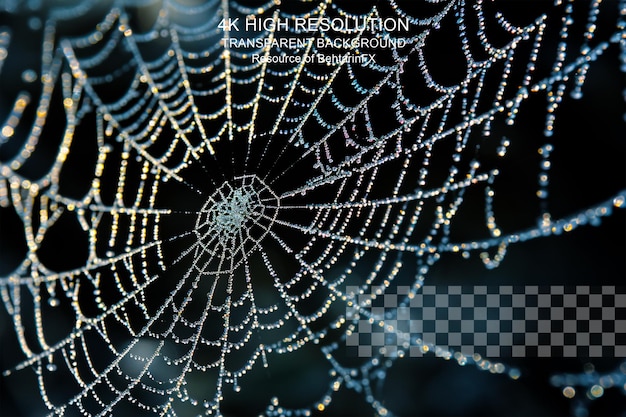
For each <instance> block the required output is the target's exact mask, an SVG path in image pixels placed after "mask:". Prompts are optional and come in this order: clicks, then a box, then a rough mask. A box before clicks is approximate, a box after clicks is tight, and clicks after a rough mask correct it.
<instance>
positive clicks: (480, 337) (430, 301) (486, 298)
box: [346, 285, 626, 358]
mask: <svg viewBox="0 0 626 417" xmlns="http://www.w3.org/2000/svg"><path fill="white" fill-rule="evenodd" d="M357 291H358V290H357V288H352V287H350V288H348V293H352V294H357V293H358V292H357ZM408 292H409V287H398V288H397V289H396V294H389V293H385V294H384V295H380V296H378V297H377V298H376V300H374V302H373V305H374V307H368V308H367V310H368V311H369V312H370V314H371V316H370V317H371V319H370V318H368V317H364V315H360V316H359V319H358V321H357V325H356V328H355V330H354V331H353V332H352V333H351V334H349V335H348V337H347V341H346V343H347V346H348V349H349V350H351V351H352V352H355V354H356V355H358V356H361V357H369V356H372V355H373V354H375V353H377V352H381V353H383V354H385V355H388V356H389V355H394V354H395V353H396V352H397V351H398V350H403V351H404V352H406V353H408V354H409V355H410V356H422V355H423V352H422V350H421V349H420V347H419V346H417V345H416V344H415V343H414V341H416V340H418V339H421V340H422V341H423V342H424V343H425V344H430V345H436V346H438V347H442V348H444V349H450V350H453V351H460V352H462V353H465V354H474V353H479V354H481V355H483V356H487V357H492V358H496V357H589V358H592V357H626V286H532V285H531V286H425V287H423V288H422V291H421V292H420V293H418V294H416V295H415V297H414V298H412V299H406V295H407V294H408ZM371 299H372V297H371V296H370V294H361V295H358V296H356V300H357V301H358V303H359V305H361V306H363V305H366V304H365V303H366V302H367V300H371ZM403 300H404V301H405V302H404V305H402V302H403ZM356 317H357V316H356V315H355V310H354V309H351V308H348V310H347V319H348V320H352V319H354V318H356Z"/></svg>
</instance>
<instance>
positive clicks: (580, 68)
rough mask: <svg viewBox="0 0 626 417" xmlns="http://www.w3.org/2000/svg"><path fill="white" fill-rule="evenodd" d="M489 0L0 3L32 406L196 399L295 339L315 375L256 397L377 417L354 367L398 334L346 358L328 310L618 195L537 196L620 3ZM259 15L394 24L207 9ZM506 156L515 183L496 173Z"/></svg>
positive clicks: (186, 405) (102, 409)
mask: <svg viewBox="0 0 626 417" xmlns="http://www.w3.org/2000/svg"><path fill="white" fill-rule="evenodd" d="M504 3H505V2H487V1H481V0H476V1H462V0H456V1H455V0H450V1H424V2H399V1H394V0H388V1H377V2H367V1H364V2H359V3H358V4H357V3H356V2H352V3H351V2H347V1H323V2H317V1H307V2H305V1H302V2H295V1H294V2H287V1H283V2H282V3H281V2H280V1H277V0H276V1H269V2H264V1H252V0H250V1H243V0H242V1H226V0H224V1H206V2H192V1H176V0H172V1H165V2H159V1H152V0H145V1H144V0H127V1H111V2H98V1H95V0H84V1H80V2H76V3H72V4H65V3H64V2H50V4H47V3H44V4H39V2H36V1H35V2H34V1H31V2H27V3H26V4H18V3H15V4H14V3H13V2H8V1H6V2H3V3H2V6H3V10H4V15H3V20H2V25H3V26H2V28H1V31H0V32H1V33H0V65H2V67H0V70H2V76H3V81H2V83H3V90H4V91H5V94H3V97H2V113H3V115H5V118H4V119H3V120H4V121H3V124H2V136H0V150H1V151H2V155H1V158H0V174H1V177H0V206H1V210H2V216H3V218H4V219H6V220H3V222H4V223H3V226H4V225H5V224H9V223H10V224H11V225H12V226H10V227H6V233H5V232H4V231H3V237H2V240H3V245H4V246H3V247H8V246H7V245H8V244H7V243H5V242H11V245H10V246H11V249H10V250H7V251H6V255H2V263H3V273H4V276H3V277H1V278H0V291H1V294H2V301H3V305H4V309H5V310H6V313H7V314H8V316H9V317H10V321H11V322H12V327H13V329H14V331H13V334H12V335H11V336H10V338H11V339H12V340H13V342H11V343H14V344H16V347H17V350H19V351H20V352H21V353H22V356H21V357H19V358H17V359H16V360H15V362H14V363H13V366H12V368H11V369H9V370H7V371H6V372H5V378H6V379H7V380H9V379H10V378H12V377H13V376H15V375H16V374H20V373H26V372H30V373H31V374H34V376H35V379H36V381H37V385H38V386H39V393H40V397H41V399H42V401H43V403H44V405H45V407H46V408H47V412H49V413H50V414H58V415H65V414H68V415H75V414H83V415H107V414H118V413H119V414H123V413H133V414H136V413H145V414H157V415H189V414H192V413H193V414H207V415H211V414H221V413H222V412H223V409H222V404H223V402H224V401H225V397H228V396H230V395H238V393H239V392H241V393H245V392H246V390H248V392H249V390H254V385H255V382H254V381H258V379H257V378H259V377H258V375H259V374H263V372H264V371H263V370H264V369H271V368H272V367H273V366H276V365H275V364H277V363H280V362H282V361H288V360H290V359H288V358H289V357H290V356H297V355H298V352H300V351H303V352H310V351H312V350H314V351H316V352H319V353H321V355H323V358H324V360H325V361H326V363H327V364H328V365H329V366H330V369H331V371H330V374H329V375H330V376H329V378H328V384H327V385H326V387H325V389H324V391H325V393H323V394H322V395H321V396H319V398H318V399H317V400H314V401H311V402H309V403H307V404H300V405H295V406H294V407H292V408H293V409H292V410H290V409H289V408H290V407H284V406H283V405H282V401H283V399H284V398H281V396H280V392H279V393H277V394H278V395H277V396H276V397H274V396H273V395H269V394H268V396H267V397H263V398H262V399H261V400H260V401H265V403H264V404H265V406H264V407H266V408H265V412H266V413H267V414H290V413H296V414H305V415H308V414H310V413H311V412H313V411H314V410H320V411H321V410H324V409H325V408H326V407H327V406H328V405H329V404H330V403H331V401H332V398H333V396H334V395H335V393H336V392H337V391H340V390H342V389H351V390H354V391H356V392H358V393H360V394H361V395H362V396H363V398H364V399H365V401H366V402H367V403H369V404H370V405H371V406H372V408H373V409H374V410H375V412H376V413H378V414H381V415H384V414H387V413H388V412H389V411H388V410H387V408H386V407H385V406H384V405H383V401H382V400H381V399H380V398H378V397H377V394H376V392H375V390H374V389H373V388H372V385H373V384H374V381H375V380H376V378H380V379H384V375H385V373H384V370H385V369H387V368H389V367H391V364H392V363H393V362H394V361H395V360H397V359H398V358H400V357H402V356H404V354H405V353H404V352H399V353H398V354H397V355H396V356H394V357H391V358H385V357H384V355H383V354H382V353H377V354H376V355H375V356H374V357H373V358H367V359H364V360H362V361H361V362H362V363H360V364H359V365H354V366H353V365H350V364H349V363H348V362H349V361H348V362H346V361H344V359H345V356H346V354H345V352H344V350H345V338H346V335H347V334H349V333H350V332H352V331H354V329H355V326H356V323H357V321H358V317H357V318H355V319H351V318H349V317H347V316H346V311H347V307H349V308H350V309H353V310H355V311H356V312H357V313H358V314H357V316H360V317H366V318H367V317H371V316H372V314H371V308H372V306H373V305H376V304H377V303H380V301H381V299H382V297H383V296H384V294H385V293H386V292H387V291H390V290H393V289H394V288H397V286H399V285H408V286H410V291H409V293H408V295H407V296H406V299H405V302H408V300H409V299H410V298H412V297H414V296H415V294H416V293H417V292H419V291H420V289H421V287H422V285H423V284H424V282H425V280H426V279H427V277H428V276H429V274H430V271H431V270H432V269H433V267H434V266H435V265H436V264H437V263H438V261H439V260H440V259H442V258H445V257H447V256H458V257H462V258H474V257H478V258H479V259H480V260H481V262H482V263H483V264H484V266H485V267H487V268H488V269H493V268H497V267H498V266H499V265H500V263H501V262H502V261H503V260H504V259H505V256H506V254H507V250H509V248H510V246H511V245H514V244H517V243H521V242H525V241H529V240H533V239H535V238H540V237H548V236H551V235H559V234H564V233H569V232H572V231H573V230H574V229H577V228H578V227H579V226H583V225H585V224H594V225H599V224H600V223H601V222H602V221H603V220H604V219H605V218H607V217H608V216H610V215H611V214H612V213H613V210H614V209H615V208H622V207H623V206H624V199H625V197H626V191H624V190H623V189H622V188H623V187H624V184H623V180H615V179H612V183H611V186H610V187H609V188H611V190H610V192H608V193H607V192H604V191H602V192H600V193H597V194H594V192H593V190H586V191H585V193H586V194H587V196H589V198H588V199H587V200H585V201H584V203H582V204H581V203H579V202H578V201H577V200H575V199H571V200H567V199H566V200H565V201H564V202H560V201H556V202H554V203H553V200H552V199H549V198H548V192H549V191H550V192H552V191H553V190H550V179H551V175H552V174H551V164H552V156H551V155H552V153H556V152H559V149H560V148H559V147H560V146H563V147H565V148H566V145H563V144H562V143H559V141H558V140H556V139H555V140H552V138H551V137H552V136H553V135H555V136H556V134H557V133H558V129H559V123H558V121H559V119H558V117H557V116H558V114H559V111H560V110H561V107H562V106H565V105H566V104H565V103H566V102H568V101H575V100H576V99H581V97H582V96H583V89H584V87H585V82H586V81H587V74H588V72H589V71H591V68H593V67H594V64H595V63H596V61H597V60H599V59H600V58H603V56H604V55H607V54H608V55H609V56H610V57H612V59H613V61H611V66H612V67H619V66H620V65H621V66H622V70H623V68H624V65H626V60H625V59H626V58H625V57H626V31H625V22H624V20H623V19H624V15H625V12H624V11H625V5H624V3H623V2H606V3H605V4H603V3H602V2H600V1H591V2H589V3H584V4H583V2H576V4H574V2H573V1H569V2H568V1H556V2H555V3H554V4H552V3H551V2H550V3H548V2H542V3H537V6H538V7H537V10H532V11H525V12H520V10H519V9H515V7H513V6H511V5H506V4H504ZM254 18H263V19H267V20H269V21H273V22H276V23H278V22H279V21H281V20H284V19H291V21H294V20H296V19H299V18H305V19H308V20H311V19H315V18H318V19H321V18H331V19H334V18H337V19H346V18H347V19H353V20H356V19H361V20H362V21H364V22H371V21H375V20H376V19H382V18H393V19H396V20H399V19H404V20H405V21H407V22H408V23H409V27H410V28H409V30H408V31H406V32H396V31H386V30H384V29H383V30H381V28H373V27H370V26H367V25H365V26H363V27H360V28H357V29H350V30H342V29H341V28H328V30H325V29H318V30H315V31H314V32H312V33H309V32H307V31H304V30H296V29H295V28H294V27H293V26H290V27H283V26H280V25H278V24H274V25H273V27H269V28H258V30H248V31H245V33H243V32H239V31H236V30H235V28H234V27H229V26H228V25H226V26H224V24H223V22H229V21H232V22H235V21H237V19H239V20H238V22H240V24H243V23H241V22H245V21H246V19H254ZM15 22H17V23H15ZM580 22H582V23H580ZM240 38H241V39H243V38H246V39H252V40H259V42H258V43H257V44H256V45H258V47H234V46H233V45H237V43H236V42H232V41H231V39H235V40H236V39H240ZM284 38H290V39H293V40H294V43H293V44H291V45H290V46H289V47H284V45H281V44H280V43H278V42H274V41H275V40H279V39H284ZM338 39H339V40H343V39H349V40H350V41H351V42H348V43H343V42H335V40H338ZM362 39H369V40H371V39H376V40H377V41H378V42H379V43H380V45H387V46H386V47H370V46H369V45H370V44H367V43H362V42H361V40H362ZM265 40H267V42H266V41H265ZM320 40H322V41H320ZM296 41H300V42H296ZM385 43H386V44H385ZM14 45H15V46H14ZM24 45H27V46H28V47H30V49H29V51H30V52H29V53H21V52H20V51H23V50H25V49H23V48H24ZM355 45H356V46H355ZM19 48H22V49H19ZM32 51H37V52H36V53H33V52H32ZM255 56H256V57H257V58H258V57H261V58H263V59H255V58H254V57H255ZM318 56H335V57H339V58H341V57H345V58H347V57H354V56H367V57H368V59H365V60H360V61H358V60H357V61H354V62H352V61H349V60H347V59H346V60H345V62H342V61H341V60H339V61H338V62H324V61H323V60H318V59H317V58H316V57H318ZM442 56H444V57H445V58H443V59H442V58H441V57H442ZM12 57H15V58H14V59H12ZM285 57H286V58H285ZM273 58H275V59H276V61H277V60H278V58H281V59H282V61H281V62H275V61H273V60H272V59H273ZM287 58H292V59H291V60H289V59H287ZM439 73H440V74H441V75H438V74H439ZM620 74H621V73H620ZM20 78H21V81H20ZM12 80H13V81H12ZM15 80H18V81H20V82H16V81H15ZM620 88H621V87H620ZM528 103H532V106H531V105H530V104H528ZM537 103H540V105H539V107H541V111H540V112H537V111H536V107H538V106H537ZM622 104H623V102H622ZM525 106H526V107H525ZM525 112H526V113H529V114H530V115H531V116H532V120H534V122H533V123H534V125H532V126H531V127H528V131H527V133H528V132H533V133H528V135H524V137H521V138H520V137H517V136H516V133H515V132H514V131H513V130H512V129H513V128H515V127H518V125H519V124H522V125H523V126H524V127H526V123H527V121H526V119H524V121H523V122H519V121H518V119H519V118H524V117H525V116H524V114H525ZM619 117H622V116H621V115H618V118H619ZM537 121H539V122H537ZM617 124H619V125H620V126H621V127H619V128H617V129H618V131H619V132H621V133H623V121H618V123H617ZM532 129H534V130H532ZM607 136H608V135H607ZM609 139H610V138H609ZM589 140H591V139H589ZM528 149H531V150H532V153H528V154H525V153H524V152H526V151H527V150H528ZM516 150H518V151H516ZM525 150H526V151H525ZM516 152H517V153H516ZM511 154H512V155H511ZM528 155H532V156H530V157H528ZM526 157H528V159H525V158H526ZM522 159H524V160H531V161H533V162H532V164H533V166H532V167H523V166H521V165H519V161H520V160H522ZM516 161H518V162H516ZM507 167H513V168H512V170H511V171H508V173H507ZM520 167H521V168H520ZM509 169H511V168H509ZM520 172H521V173H520ZM515 175H521V176H524V177H526V178H528V177H531V176H532V178H533V179H532V180H531V181H527V183H530V184H531V185H530V186H529V185H528V184H526V185H523V186H521V188H520V189H515V190H510V189H509V184H511V182H510V181H511V178H512V177H511V176H515ZM537 176H538V179H536V180H535V178H537ZM507 181H509V182H508V183H507ZM501 183H503V184H504V185H499V184H501ZM524 187H525V188H524ZM511 195H517V196H518V198H523V199H526V198H528V199H529V200H530V201H532V204H533V206H534V207H535V209H534V210H531V211H532V212H530V213H529V212H527V210H525V209H524V210H518V211H516V210H514V209H511V202H512V200H511ZM519 196H521V197H519ZM499 197H500V198H501V200H499V199H498V198H499ZM537 219H538V220H537ZM460 223H463V224H468V223H469V224H471V225H472V227H470V228H469V229H468V228H464V227H463V226H462V225H460ZM353 287H357V288H358V289H359V290H358V294H355V293H354V292H349V291H348V290H347V289H348V288H353ZM359 294H372V297H371V298H370V299H368V301H367V302H363V303H359V302H358V301H357V300H359V299H360V298H358V297H357V296H358V295H359ZM390 314H393V312H391V313H390ZM5 338H7V336H3V343H4V339H5ZM411 346H418V347H419V348H420V349H422V350H423V351H424V352H426V351H429V350H432V351H436V353H437V355H439V356H444V357H446V358H450V357H454V358H455V359H456V360H457V361H458V362H459V363H463V364H464V363H468V362H473V361H474V360H473V359H472V357H466V356H465V355H462V354H453V353H452V352H448V351H446V350H442V349H439V348H438V347H436V346H432V345H426V344H424V343H423V342H422V341H421V340H419V339H418V340H409V341H407V344H406V346H405V347H406V349H408V348H409V347H411ZM348 356H349V355H348ZM476 362H477V365H478V366H479V367H480V368H483V369H487V370H490V371H491V372H497V373H501V372H503V370H504V369H505V368H504V366H503V365H502V364H499V363H495V362H487V361H482V360H477V361H476ZM379 370H381V372H382V373H379V372H378V371H379ZM381 375H382V376H381ZM60 381H63V387H60V386H59V382H60ZM247 381H248V383H246V382H247ZM257 383H258V382H257ZM232 393H235V394H232ZM270 397H271V398H270ZM268 404H269V405H268ZM257 412H258V411H257Z"/></svg>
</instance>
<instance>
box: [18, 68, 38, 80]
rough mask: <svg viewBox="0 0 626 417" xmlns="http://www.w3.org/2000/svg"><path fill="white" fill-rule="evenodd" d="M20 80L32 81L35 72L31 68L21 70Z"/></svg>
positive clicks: (34, 78) (35, 74) (35, 77)
mask: <svg viewBox="0 0 626 417" xmlns="http://www.w3.org/2000/svg"><path fill="white" fill-rule="evenodd" d="M22 80H24V82H27V83H32V82H35V81H36V80H37V73H36V72H35V71H33V70H31V69H28V70H26V71H24V72H22Z"/></svg>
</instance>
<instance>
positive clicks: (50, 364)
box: [46, 363, 57, 372]
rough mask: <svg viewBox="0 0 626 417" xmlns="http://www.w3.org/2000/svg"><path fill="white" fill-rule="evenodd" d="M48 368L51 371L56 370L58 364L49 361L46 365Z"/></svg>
mask: <svg viewBox="0 0 626 417" xmlns="http://www.w3.org/2000/svg"><path fill="white" fill-rule="evenodd" d="M46 369H47V370H48V371H49V372H54V371H56V370H57V366H56V365H55V364H54V363H49V364H48V365H46Z"/></svg>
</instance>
